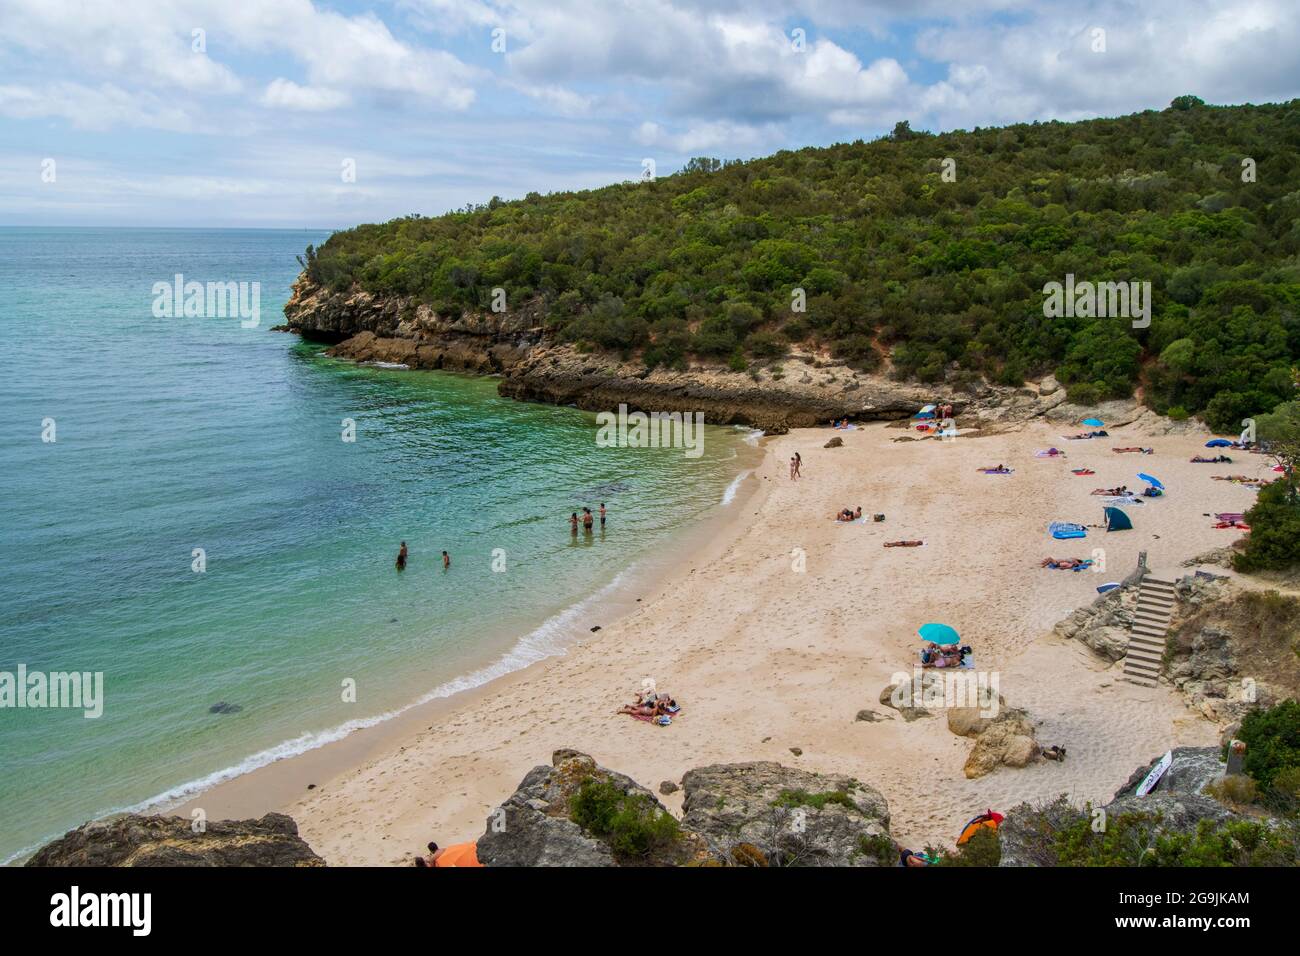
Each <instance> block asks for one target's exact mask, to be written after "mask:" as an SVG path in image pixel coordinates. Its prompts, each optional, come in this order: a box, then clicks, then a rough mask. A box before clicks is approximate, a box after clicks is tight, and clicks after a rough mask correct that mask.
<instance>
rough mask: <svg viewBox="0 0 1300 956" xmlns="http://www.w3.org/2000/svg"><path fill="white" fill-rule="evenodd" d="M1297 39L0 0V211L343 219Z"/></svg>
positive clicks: (1265, 62) (1253, 13)
mask: <svg viewBox="0 0 1300 956" xmlns="http://www.w3.org/2000/svg"><path fill="white" fill-rule="evenodd" d="M1297 50H1300V16H1297V11H1296V9H1295V2H1294V0H1220V2H1212V0H1149V2H1140V3H1139V2H1124V0H1098V2H1092V0H1065V2H1055V0H1034V2H1021V0H912V2H904V0H789V2H786V3H780V2H777V0H767V2H762V0H586V2H579V0H536V2H534V0H513V2H511V0H500V2H499V0H393V2H382V0H373V2H370V3H353V2H344V0H336V2H325V0H315V2H313V0H102V2H101V0H83V2H76V0H0V224H9V225H14V224H32V225H41V224H51V225H164V226H227V225H229V226H235V225H247V226H283V227H307V226H310V227H340V226H347V225H351V224H354V223H356V222H364V221H378V220H384V219H390V218H392V217H394V216H399V215H405V214H407V213H411V212H420V213H425V214H436V213H439V212H443V211H445V210H447V209H450V208H454V207H458V206H463V205H464V204H465V203H468V202H482V201H486V200H487V199H488V198H490V197H491V196H493V195H499V196H502V197H503V198H514V197H518V196H522V195H523V194H525V193H526V192H529V191H531V190H537V191H540V192H547V191H551V190H558V189H570V188H585V187H590V186H598V185H603V184H606V183H610V182H617V181H620V180H626V179H633V178H635V177H636V176H638V175H639V174H640V172H641V169H642V163H643V160H645V159H647V158H649V159H653V160H654V162H655V166H656V169H657V171H658V172H659V173H660V174H664V173H668V172H672V171H674V170H676V169H678V168H680V167H681V165H682V163H683V162H684V161H685V160H686V159H688V158H690V157H691V156H700V155H706V156H717V157H724V158H744V157H750V156H759V155H764V154H767V153H771V152H773V151H775V150H778V149H782V148H790V147H799V146H804V145H821V144H828V143H834V142H840V141H850V140H854V139H859V138H862V139H870V138H872V137H874V136H878V135H880V134H881V133H883V132H887V131H888V130H889V129H891V128H892V127H893V124H894V123H895V122H896V121H897V120H900V119H907V120H910V122H911V123H912V126H913V128H925V129H931V130H936V131H937V130H948V129H954V128H970V127H973V126H981V125H983V126H988V125H996V124H1001V123H1007V122H1018V121H1022V120H1034V119H1052V118H1057V119H1066V120H1068V119H1078V118H1086V117H1092V116H1113V115H1117V114H1122V113H1127V112H1132V111H1134V110H1139V109H1147V108H1156V109H1159V108H1163V107H1164V106H1165V105H1167V104H1168V102H1169V100H1170V99H1172V98H1173V97H1174V96H1177V95H1179V94H1181V93H1188V92H1190V93H1195V94H1197V95H1199V96H1201V97H1202V98H1203V99H1205V100H1207V101H1208V102H1211V103H1242V102H1266V101H1278V100H1288V99H1291V98H1294V97H1296V96H1300V56H1297V55H1296V51H1297ZM51 161H52V162H51ZM351 170H355V175H354V176H349V175H348V174H349V172H350V171H351Z"/></svg>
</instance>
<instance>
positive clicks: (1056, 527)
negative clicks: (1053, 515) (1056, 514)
mask: <svg viewBox="0 0 1300 956" xmlns="http://www.w3.org/2000/svg"><path fill="white" fill-rule="evenodd" d="M1047 530H1048V531H1050V532H1051V533H1052V537H1053V538H1061V539H1065V538H1086V537H1087V536H1088V529H1087V528H1085V527H1084V526H1083V525H1081V524H1073V523H1071V522H1069V521H1053V522H1052V523H1051V524H1050V525H1048V526H1047Z"/></svg>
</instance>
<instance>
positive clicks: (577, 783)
mask: <svg viewBox="0 0 1300 956" xmlns="http://www.w3.org/2000/svg"><path fill="white" fill-rule="evenodd" d="M592 783H601V784H607V785H609V786H610V787H612V788H613V789H615V790H617V792H618V793H620V794H622V795H625V796H629V797H632V798H634V799H635V800H637V801H639V802H640V803H641V806H642V807H644V808H646V809H648V810H650V811H652V812H654V813H662V814H666V813H667V812H668V811H667V810H666V809H665V808H664V806H663V804H661V803H660V802H659V800H658V799H657V798H656V797H655V795H654V794H653V793H651V792H650V791H649V790H647V789H646V788H645V787H643V786H641V785H640V784H639V783H637V782H636V781H635V780H633V779H632V778H631V777H628V776H626V775H625V774H621V773H618V772H616V771H613V770H608V769H606V768H604V767H601V766H600V765H598V764H597V763H596V761H595V760H593V759H592V758H591V757H589V756H587V755H586V754H583V753H579V752H578V751H576V750H557V751H555V753H554V754H552V755H551V766H549V767H547V766H545V765H542V766H537V767H534V768H533V769H532V770H530V771H529V772H528V774H527V775H526V776H525V777H524V779H523V780H522V781H521V782H520V784H519V788H518V789H517V790H515V792H514V793H512V794H511V795H510V796H509V797H508V798H507V799H506V801H505V802H504V803H502V804H501V807H500V808H499V810H498V811H496V812H494V813H493V814H492V815H491V816H489V817H488V821H487V829H486V830H485V832H484V833H483V835H482V836H481V837H479V840H478V850H477V852H478V859H479V861H480V862H481V863H483V864H484V865H485V866H619V865H624V864H627V863H630V862H631V863H636V864H638V865H643V866H653V865H659V866H680V865H683V864H686V863H691V862H699V861H702V860H706V859H708V858H709V853H708V851H707V849H706V848H705V846H704V845H703V842H702V841H700V840H699V839H697V838H695V837H693V835H691V834H683V835H682V836H681V838H680V839H678V840H676V841H674V842H672V843H671V844H670V845H666V846H664V847H661V848H657V849H656V850H655V851H654V852H653V853H652V854H651V855H649V856H647V857H646V858H644V859H636V860H629V859H627V857H626V855H620V854H619V853H618V852H617V848H616V847H615V845H614V842H613V841H612V839H611V837H610V836H609V835H608V834H600V833H594V832H592V830H591V829H589V828H584V827H583V826H582V825H580V824H579V823H577V822H575V821H574V819H573V817H574V816H575V810H576V803H575V798H576V797H577V796H578V794H579V792H580V791H581V790H582V789H583V786H584V785H587V784H592Z"/></svg>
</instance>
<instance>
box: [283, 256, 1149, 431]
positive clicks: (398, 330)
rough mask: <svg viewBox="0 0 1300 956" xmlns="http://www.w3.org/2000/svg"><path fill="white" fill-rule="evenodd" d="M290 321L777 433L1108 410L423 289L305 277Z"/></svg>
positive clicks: (584, 398) (572, 399) (305, 332)
mask: <svg viewBox="0 0 1300 956" xmlns="http://www.w3.org/2000/svg"><path fill="white" fill-rule="evenodd" d="M284 314H285V319H286V323H285V325H283V326H281V328H282V329H283V330H286V331H290V332H295V333H297V334H299V335H302V336H303V337H305V338H309V339H313V340H316V341H323V342H327V343H330V345H331V348H330V350H329V354H330V355H333V356H337V357H340V358H346V359H351V360H353V361H357V362H387V363H394V364H400V365H405V366H408V367H410V368H415V369H446V370H452V371H466V372H473V373H477V374H493V375H500V376H501V383H500V385H499V390H500V392H501V394H502V395H506V396H508V397H511V398H517V399H522V400H526V401H538V402H549V403H554V404H559V405H576V406H577V407H579V408H583V409H586V410H589V411H605V410H614V409H616V408H617V407H618V406H619V404H623V403H625V404H627V405H628V406H629V407H630V408H632V409H635V410H641V411H663V412H701V413H703V414H704V417H705V420H706V421H707V422H710V423H712V424H718V425H730V424H734V425H750V426H754V427H756V428H762V429H764V430H765V431H769V432H775V433H779V432H783V431H785V430H787V429H789V428H799V427H809V426H812V425H817V424H824V423H826V422H827V421H829V420H830V419H833V418H852V419H856V420H859V421H871V420H894V419H900V418H906V417H908V416H910V415H912V414H913V413H915V411H916V410H917V408H919V407H920V406H921V405H923V404H926V403H930V402H936V403H937V402H944V403H951V404H952V405H953V406H954V409H955V411H956V412H957V413H958V414H959V415H960V416H961V420H960V421H959V424H960V425H962V426H963V427H971V428H983V427H987V426H989V425H992V424H1002V423H1013V422H1020V421H1028V420H1030V419H1032V418H1036V417H1038V416H1048V417H1049V418H1051V419H1053V420H1058V421H1062V422H1073V421H1077V420H1078V419H1079V418H1081V417H1084V416H1085V415H1087V414H1097V413H1098V410H1097V409H1081V408H1078V407H1076V406H1072V405H1068V404H1066V402H1065V390H1064V389H1062V388H1060V387H1059V386H1058V385H1057V384H1056V382H1055V381H1054V380H1052V379H1051V378H1050V377H1049V378H1047V379H1045V380H1044V381H1043V382H1042V383H1039V384H1038V385H1034V386H1032V387H1025V388H1007V387H1002V386H994V385H989V384H987V383H983V382H977V383H974V384H972V385H970V386H969V387H968V388H967V389H965V390H963V391H962V392H961V393H960V394H956V393H952V390H951V389H949V388H948V387H946V386H942V385H923V384H918V383H908V382H897V381H894V380H892V379H891V378H889V377H887V376H884V375H874V374H867V373H865V372H862V371H860V370H857V369H854V368H851V367H850V366H848V365H846V364H844V363H842V362H839V361H836V360H833V359H831V358H830V357H829V356H828V355H825V354H820V353H813V352H808V351H801V350H799V349H797V348H795V349H792V350H791V352H790V354H789V355H788V356H786V357H785V358H783V359H780V360H774V361H770V362H766V363H760V364H756V365H754V366H752V367H751V368H749V369H747V370H746V371H743V372H736V371H732V370H730V369H728V368H726V367H724V366H720V365H710V364H699V363H693V364H691V365H690V367H689V368H687V369H684V370H672V369H666V368H656V369H654V370H648V369H646V367H645V366H644V365H643V364H642V363H640V362H638V361H635V360H628V361H624V360H623V359H621V358H620V357H619V356H617V355H613V354H610V353H599V354H596V353H582V352H579V351H578V350H577V349H575V348H573V347H572V346H570V345H567V344H564V343H560V342H557V341H555V340H554V339H553V338H552V337H550V336H548V334H547V332H546V324H545V316H544V315H543V314H542V313H541V311H540V308H539V307H538V306H537V305H529V306H525V307H523V308H521V309H519V310H515V311H510V312H502V313H492V312H485V313H469V312H466V313H463V314H461V315H460V316H457V317H449V316H442V315H439V314H438V313H436V312H434V311H433V310H432V309H431V308H430V307H429V306H428V305H425V304H422V303H419V302H417V301H416V300H414V299H404V298H391V299H386V298H381V297H378V296H375V295H372V294H370V293H368V292H362V291H359V290H354V291H351V292H347V293H339V292H333V291H330V290H328V289H323V288H321V287H319V286H316V285H314V284H313V283H312V282H311V281H310V280H309V279H307V278H306V277H305V276H302V277H300V278H299V279H298V281H297V282H296V283H295V284H294V287H293V296H292V297H291V298H290V300H289V302H288V303H287V304H286V305H285V307H284ZM1101 410H1102V411H1103V412H1105V419H1106V421H1108V422H1113V423H1115V424H1117V425H1118V424H1124V423H1126V422H1129V421H1133V420H1135V419H1137V418H1139V417H1143V416H1146V415H1149V413H1148V412H1146V410H1145V409H1142V408H1140V407H1139V406H1138V405H1136V404H1135V403H1134V402H1131V401H1127V402H1113V403H1107V404H1106V406H1105V407H1104V408H1103V409H1101Z"/></svg>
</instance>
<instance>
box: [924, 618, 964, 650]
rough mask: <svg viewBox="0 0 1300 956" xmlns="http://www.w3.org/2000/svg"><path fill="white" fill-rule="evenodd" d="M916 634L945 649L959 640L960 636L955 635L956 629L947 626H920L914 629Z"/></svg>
mask: <svg viewBox="0 0 1300 956" xmlns="http://www.w3.org/2000/svg"><path fill="white" fill-rule="evenodd" d="M916 633H918V634H920V635H921V637H923V638H925V640H927V641H930V642H931V643H932V644H938V645H939V646H940V647H947V646H948V645H950V644H956V643H958V642H959V641H960V640H961V635H960V634H958V633H957V631H956V629H955V628H952V627H949V626H948V625H947V624H934V623H930V624H922V625H921V626H920V627H918V628H917V629H916Z"/></svg>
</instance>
